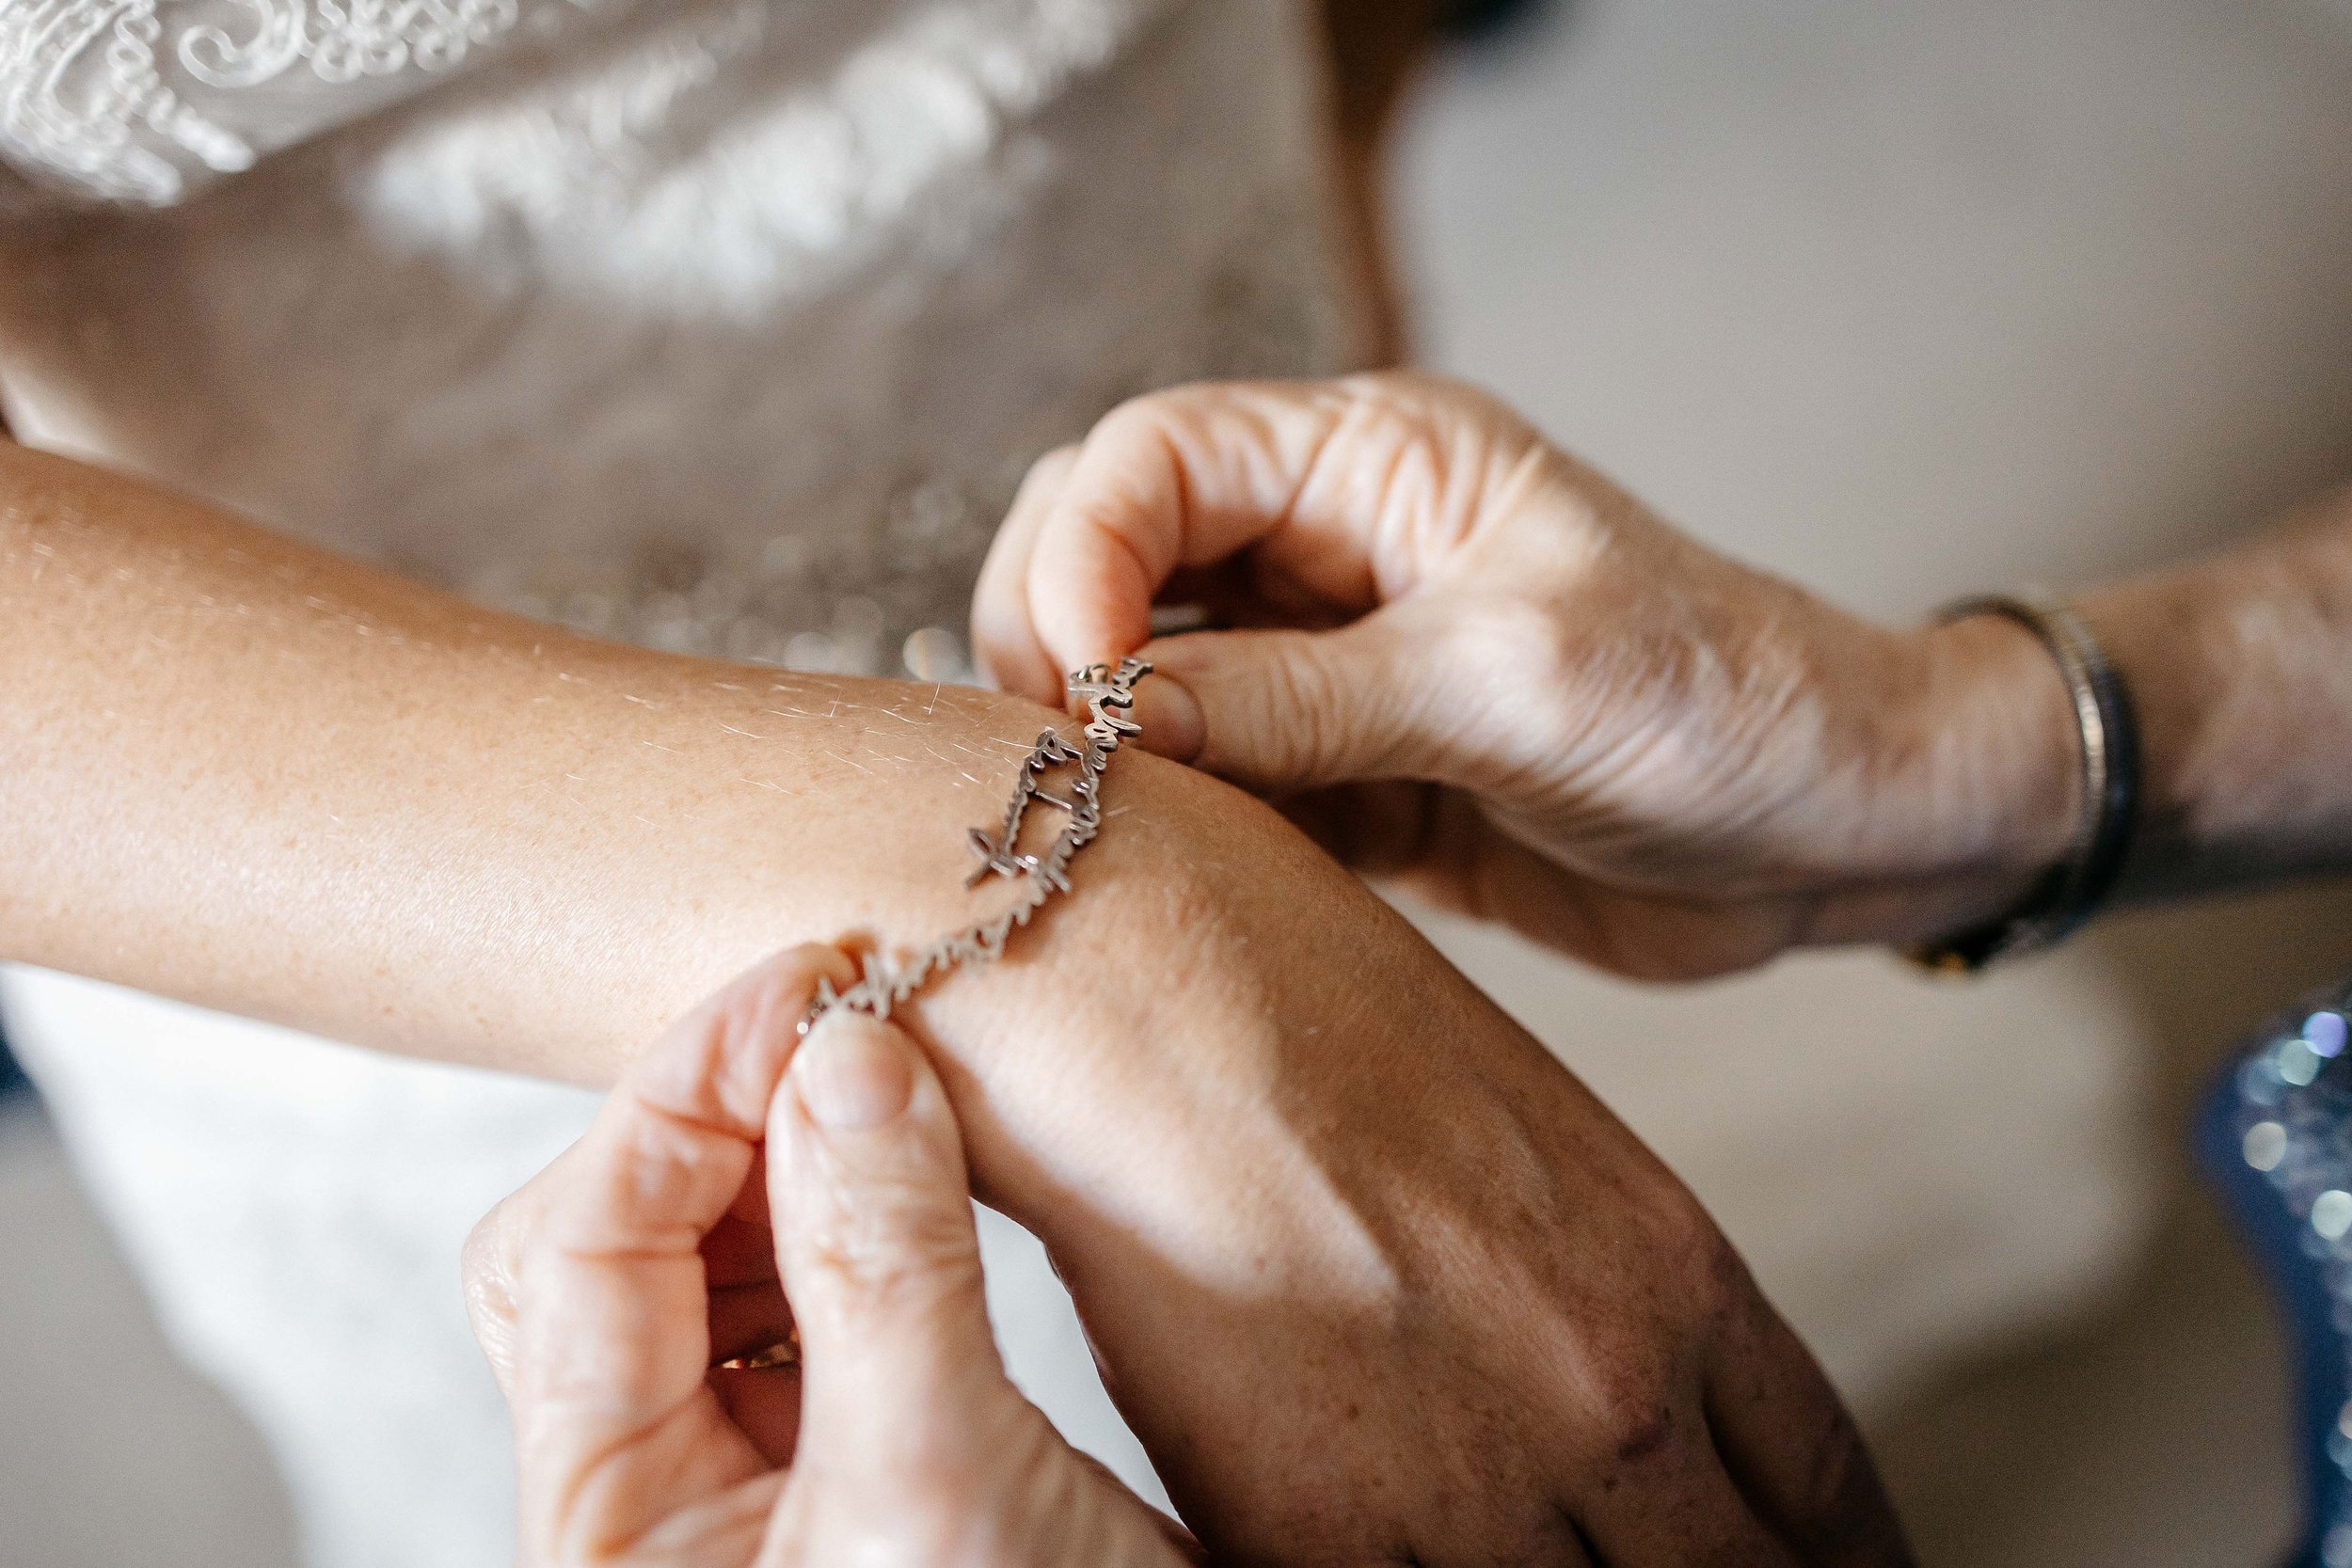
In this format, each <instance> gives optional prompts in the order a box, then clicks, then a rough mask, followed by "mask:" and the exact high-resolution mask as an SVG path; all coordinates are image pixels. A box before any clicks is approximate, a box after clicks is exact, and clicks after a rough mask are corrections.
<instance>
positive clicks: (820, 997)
mask: <svg viewBox="0 0 2352 1568" xmlns="http://www.w3.org/2000/svg"><path fill="white" fill-rule="evenodd" d="M1150 673H1152V666H1151V665H1150V664H1148V663H1146V662H1144V661H1143V660H1142V659H1139V658H1129V659H1122V660H1120V665H1119V668H1117V669H1116V670H1114V669H1112V668H1110V667H1109V666H1108V665H1104V664H1093V665H1089V666H1088V667H1087V668H1086V669H1083V670H1080V671H1077V672H1075V673H1073V674H1072V675H1071V677H1070V682H1069V687H1070V698H1071V701H1072V702H1073V704H1077V703H1083V704H1085V705H1086V707H1087V712H1088V715H1089V717H1088V721H1087V726H1086V729H1085V731H1084V732H1083V733H1082V735H1081V737H1080V738H1081V739H1082V740H1083V741H1084V744H1083V745H1074V744H1073V743H1072V742H1071V741H1069V740H1067V739H1065V738H1064V737H1063V736H1062V734H1061V732H1060V731H1059V730H1047V731H1045V732H1044V733H1043V734H1042V735H1041V736H1038V737H1037V744H1036V745H1034V746H1032V747H1031V748H1030V749H1029V754H1028V757H1027V759H1026V760H1025V761H1024V762H1023V763H1022V764H1021V773H1020V777H1019V778H1018V779H1016V780H1015V781H1014V783H1013V788H1012V803H1011V804H1010V805H1009V806H1008V807H1007V808H1006V810H1005V819H1004V822H1003V823H1002V825H1000V826H999V827H998V828H997V829H996V831H995V832H993V833H992V832H989V831H988V830H987V829H985V828H975V829H973V830H972V834H971V844H972V850H973V853H974V854H976V855H977V856H978V857H979V864H978V865H977V867H975V868H974V869H973V872H972V875H971V876H969V877H968V878H966V879H964V886H966V887H977V886H979V885H980V883H982V882H984V881H987V880H988V879H990V878H992V877H1002V878H1004V879H1008V880H1009V881H1013V882H1017V883H1018V884H1020V891H1019V893H1018V894H1016V895H1014V897H1013V900H1012V903H1011V904H1010V905H1009V907H1008V908H1006V909H1005V910H1004V911H1001V912H999V913H998V914H996V915H994V916H993V917H991V918H989V919H987V920H982V921H977V922H975V923H974V924H972V925H970V926H966V927H963V928H962V929H961V930H958V931H950V932H949V933H948V934H947V935H946V936H944V937H941V938H940V939H939V940H938V941H936V942H932V943H931V944H930V946H928V947H923V948H920V949H918V950H916V951H915V952H913V953H910V954H908V955H906V956H905V957H903V958H889V957H887V956H886V955H884V954H882V953H879V952H876V953H868V954H867V955H866V958H865V961H864V963H863V965H862V966H861V974H860V975H859V978H858V981H857V984H855V985H853V986H851V987H850V989H849V990H843V991H836V990H834V988H833V982H832V981H831V980H829V979H826V980H819V981H818V984H817V999H816V1001H814V1002H813V1003H811V1004H810V1005H809V1009H808V1012H807V1013H806V1014H805V1015H804V1016H803V1018H802V1020H801V1033H802V1034H803V1035H805V1034H807V1033H808V1031H809V1030H810V1029H811V1028H813V1027H815V1025H816V1023H817V1021H818V1019H820V1018H823V1017H824V1016H825V1015H826V1014H827V1013H829V1012H832V1011H833V1010H834V1008H836V1007H847V1008H850V1010H852V1011H854V1012H861V1013H866V1014H870V1015H871V1016H873V1017H875V1018H881V1019H886V1018H888V1017H889V1016H890V1013H891V1009H892V1008H894V1007H896V1006H898V1005H899V1004H900V1003H902V1002H905V1001H907V1000H908V999H909V998H911V997H913V996H914V993H915V992H916V991H918V990H922V989H923V988H924V987H925V986H927V985H929V984H930V982H931V981H933V980H935V979H937V978H938V977H939V976H941V975H943V974H947V973H948V972H949V971H951V970H955V969H960V968H961V967H963V966H964V965H966V964H980V963H992V962H993V961H995V960H996V959H997V958H1002V957H1004V953H1005V943H1006V942H1008V941H1009V940H1010V939H1011V937H1012V933H1013V932H1015V931H1017V930H1019V929H1020V928H1021V927H1024V926H1026V925H1027V924H1028V923H1029V922H1030V920H1032V919H1033V918H1035V916H1036V914H1037V911H1040V910H1041V909H1043V908H1044V907H1045V906H1046V905H1047V904H1048V903H1049V902H1051V901H1052V900H1053V899H1054V898H1055V897H1056V896H1057V895H1061V894H1065V893H1068V892H1069V891H1070V863H1071V862H1072V861H1073V860H1075V859H1077V857H1078V851H1079V850H1081V849H1083V848H1085V847H1087V846H1088V845H1089V844H1090V843H1092V842H1093V841H1094V837H1095V835H1096V834H1097V833H1099V832H1102V831H1103V776H1104V774H1105V773H1107V772H1108V771H1109V770H1110V765H1111V758H1112V757H1113V756H1116V755H1117V754H1118V752H1119V748H1120V746H1121V745H1123V744H1124V743H1125V742H1126V741H1128V740H1129V739H1131V738H1133V737H1134V736H1138V735H1141V734H1142V733H1143V729H1142V727H1141V726H1140V725H1138V724H1137V723H1136V721H1134V720H1133V719H1131V718H1129V717H1128V714H1129V713H1130V712H1131V711H1132V710H1133V709H1134V707H1135V705H1136V682H1138V681H1140V680H1141V679H1143V677H1144V676H1146V675H1148V674H1150ZM1057 768H1076V770H1077V771H1076V773H1075V774H1074V776H1073V777H1072V778H1071V779H1070V782H1069V786H1068V791H1069V792H1068V793H1067V794H1066V795H1057V794H1055V793H1054V792H1053V791H1052V790H1050V789H1048V788H1047V787H1046V780H1047V777H1048V776H1049V775H1050V774H1052V773H1054V771H1055V770H1056V769H1057ZM1036 802H1042V803H1043V804H1045V805H1047V806H1051V807H1053V808H1054V809H1055V810H1057V811H1059V812H1060V813H1061V814H1062V824H1061V832H1057V833H1056V834H1055V835H1054V841H1053V843H1052V844H1050V845H1048V846H1047V847H1045V849H1044V851H1043V852H1042V853H1040V854H1024V853H1022V852H1021V847H1020V845H1021V830H1022V827H1023V825H1024V824H1025V822H1026V821H1027V820H1028V815H1029V807H1030V805H1031V804H1032V803H1036Z"/></svg>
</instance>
